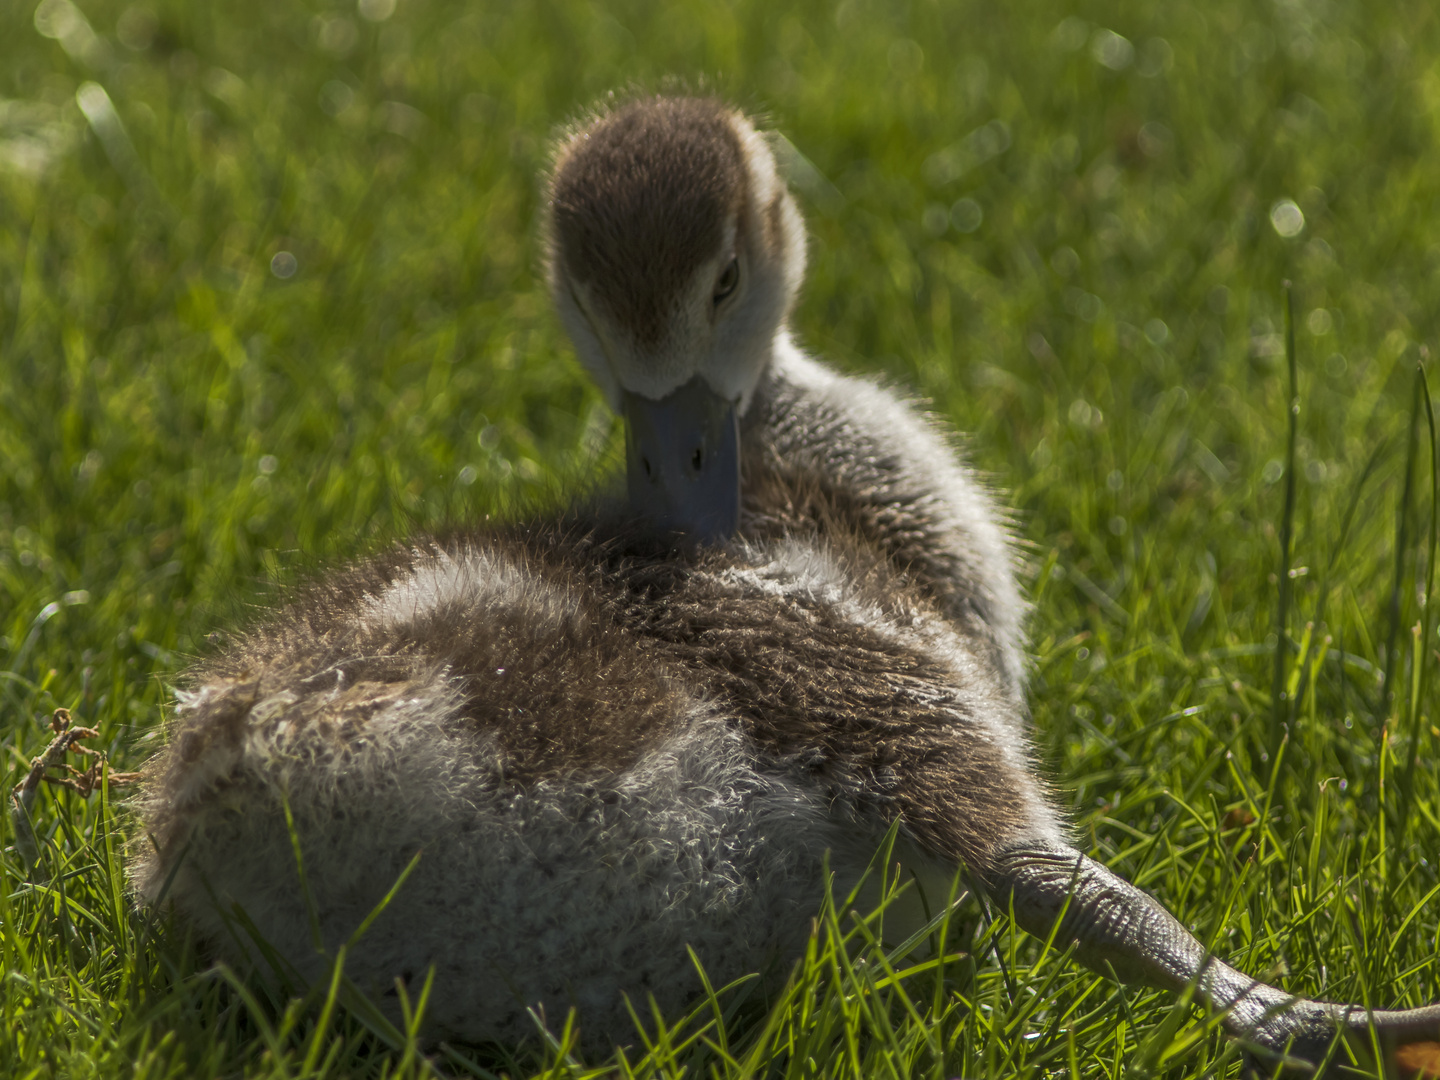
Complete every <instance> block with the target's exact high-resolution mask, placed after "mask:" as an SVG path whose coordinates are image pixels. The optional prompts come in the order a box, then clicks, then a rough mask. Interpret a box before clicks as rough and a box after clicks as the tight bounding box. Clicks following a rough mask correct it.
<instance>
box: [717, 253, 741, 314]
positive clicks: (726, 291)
mask: <svg viewBox="0 0 1440 1080" xmlns="http://www.w3.org/2000/svg"><path fill="white" fill-rule="evenodd" d="M739 284H740V260H739V259H731V260H730V265H729V266H727V267H725V269H724V270H723V271H721V273H720V279H719V280H718V281H716V282H715V303H717V304H718V303H719V302H720V301H721V300H724V299H725V298H726V297H727V296H729V295H730V294H731V293H733V292H734V291H735V286H737V285H739Z"/></svg>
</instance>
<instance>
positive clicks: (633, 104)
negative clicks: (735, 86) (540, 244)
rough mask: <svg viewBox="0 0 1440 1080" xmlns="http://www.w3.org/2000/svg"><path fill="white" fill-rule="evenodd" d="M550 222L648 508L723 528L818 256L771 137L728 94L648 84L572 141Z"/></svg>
mask: <svg viewBox="0 0 1440 1080" xmlns="http://www.w3.org/2000/svg"><path fill="white" fill-rule="evenodd" d="M549 225H550V228H549V245H550V250H549V273H550V286H551V292H552V293H553V295H554V298H555V303H556V306H557V308H558V309H559V312H560V317H561V319H562V321H563V322H564V324H565V328H566V330H567V331H569V334H570V337H571V338H572V340H573V341H574V343H575V348H576V351H577V353H578V354H579V356H580V360H581V362H582V363H584V364H585V366H586V368H587V369H588V370H589V371H590V373H591V375H592V376H593V377H594V378H595V381H596V382H597V383H598V384H599V386H600V387H601V389H602V390H603V391H604V392H605V394H606V396H607V397H608V398H609V399H610V401H611V403H612V404H613V405H614V406H616V408H617V409H620V410H622V411H624V413H625V415H626V418H627V420H629V422H630V435H629V440H630V442H629V447H630V492H631V498H632V503H634V505H635V509H636V511H637V513H640V514H642V515H645V516H649V517H652V518H655V519H657V520H658V521H659V522H660V523H662V524H665V525H669V526H672V527H675V528H678V529H680V530H681V531H685V532H690V533H693V534H695V535H697V536H700V537H702V538H708V539H715V538H718V537H720V536H723V535H725V534H726V533H728V532H730V531H731V530H733V528H734V524H735V521H734V518H735V515H736V514H737V513H738V510H735V509H734V507H738V491H739V486H738V485H739V457H738V453H739V451H738V446H737V445H735V442H736V437H735V424H736V417H737V416H738V415H739V414H741V413H743V412H744V410H745V407H746V406H747V405H748V403H749V400H750V395H751V394H752V392H753V391H754V389H755V386H756V384H757V383H758V382H759V381H760V377H761V375H762V374H763V373H764V371H765V368H766V367H767V366H768V364H769V363H770V359H771V356H772V354H773V351H774V347H775V342H776V339H777V337H779V336H780V335H782V334H783V333H784V332H785V320H786V317H787V316H788V315H789V312H790V308H791V306H792V305H793V303H794V300H795V295H796V293H797V291H798V290H799V287H800V280H801V278H802V277H803V275H804V270H805V235H804V227H803V225H802V224H801V221H800V215H799V212H798V211H797V210H796V209H795V204H794V202H793V201H792V199H791V198H790V194H789V192H788V191H787V190H786V188H785V184H784V182H783V181H782V180H781V179H780V177H779V174H778V172H777V171H776V168H775V159H774V157H773V156H772V154H771V153H770V148H769V146H768V145H767V144H766V142H765V140H764V139H763V138H762V137H761V135H760V134H759V133H758V132H756V130H755V128H754V126H753V125H752V124H751V123H750V121H749V120H747V119H746V118H745V117H744V116H743V115H742V114H741V113H739V112H737V111H736V110H734V109H732V108H730V107H729V106H728V105H726V104H724V103H723V102H721V101H718V100H716V99H713V98H690V97H644V98H636V99H634V100H631V101H628V102H626V103H624V104H622V105H619V106H617V107H616V108H614V109H612V110H610V111H608V112H605V113H602V114H601V115H599V116H598V117H596V118H595V119H593V120H591V121H590V122H589V123H587V124H585V125H583V126H581V127H579V128H578V129H576V130H575V131H574V132H573V133H572V134H571V135H570V136H569V137H567V138H566V139H564V140H563V141H562V143H561V144H560V146H559V148H558V151H557V154H556V162H555V170H554V174H553V176H552V178H551V183H550V221H549ZM732 489H733V490H732Z"/></svg>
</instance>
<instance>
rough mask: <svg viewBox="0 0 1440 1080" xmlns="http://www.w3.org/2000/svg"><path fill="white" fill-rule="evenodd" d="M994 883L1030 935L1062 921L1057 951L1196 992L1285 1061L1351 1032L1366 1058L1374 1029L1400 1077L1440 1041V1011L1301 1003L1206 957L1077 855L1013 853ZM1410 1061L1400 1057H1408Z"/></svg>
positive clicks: (1231, 1026) (1041, 848) (1031, 847)
mask: <svg viewBox="0 0 1440 1080" xmlns="http://www.w3.org/2000/svg"><path fill="white" fill-rule="evenodd" d="M985 885H986V888H987V891H988V892H989V893H990V895H991V896H992V897H994V898H995V900H996V901H997V902H998V903H1000V904H1001V905H1002V906H1004V905H1009V906H1010V907H1012V908H1013V910H1014V913H1015V921H1016V922H1018V923H1019V924H1020V926H1021V927H1022V928H1023V929H1025V930H1026V931H1028V932H1029V933H1031V934H1035V935H1036V936H1038V937H1040V938H1042V939H1043V938H1048V937H1049V936H1050V932H1051V930H1052V929H1053V928H1054V927H1055V924H1056V921H1057V920H1059V921H1060V927H1059V930H1058V932H1057V933H1056V934H1055V944H1056V945H1057V946H1058V947H1060V948H1066V947H1068V946H1069V945H1070V944H1071V943H1074V945H1075V956H1076V958H1077V959H1078V960H1080V962H1081V963H1083V964H1085V965H1086V966H1087V967H1090V968H1093V969H1094V970H1096V971H1098V972H1101V973H1102V974H1112V973H1113V975H1114V976H1115V977H1116V978H1118V979H1119V980H1120V981H1121V982H1126V983H1131V982H1133V983H1141V984H1144V985H1147V986H1153V987H1157V988H1159V989H1165V990H1172V991H1175V992H1177V993H1178V992H1182V991H1184V990H1185V989H1187V988H1188V987H1191V986H1193V987H1195V990H1196V994H1197V996H1198V997H1199V998H1200V999H1201V1001H1202V1002H1203V1003H1204V1004H1205V1005H1206V1006H1208V1007H1209V1008H1211V1009H1214V1010H1216V1011H1217V1012H1223V1013H1224V1024H1225V1029H1226V1030H1227V1031H1228V1032H1229V1033H1230V1034H1231V1035H1233V1036H1235V1037H1237V1038H1239V1039H1242V1040H1244V1041H1245V1042H1247V1043H1249V1044H1250V1045H1251V1046H1252V1047H1256V1048H1259V1049H1260V1050H1261V1051H1262V1052H1268V1053H1271V1054H1273V1055H1274V1057H1275V1058H1276V1059H1278V1058H1279V1057H1280V1056H1281V1055H1285V1056H1286V1057H1288V1058H1290V1059H1297V1058H1298V1059H1300V1061H1303V1062H1308V1063H1311V1064H1318V1063H1319V1062H1321V1061H1323V1060H1324V1058H1325V1056H1326V1054H1327V1053H1328V1052H1329V1051H1330V1048H1331V1044H1332V1043H1333V1042H1334V1041H1335V1037H1336V1034H1337V1032H1343V1033H1344V1035H1345V1036H1346V1037H1347V1038H1348V1039H1350V1040H1351V1041H1352V1045H1354V1046H1355V1049H1356V1051H1357V1053H1358V1054H1359V1056H1360V1057H1361V1060H1365V1059H1366V1058H1368V1057H1369V1056H1370V1054H1371V1053H1372V1050H1371V1047H1372V1043H1371V1030H1372V1027H1373V1030H1374V1032H1375V1034H1376V1035H1377V1036H1378V1037H1379V1038H1378V1041H1379V1045H1380V1050H1381V1052H1382V1054H1383V1058H1384V1065H1385V1075H1387V1076H1390V1075H1396V1074H1397V1068H1396V1052H1397V1050H1401V1048H1403V1047H1406V1046H1408V1045H1409V1044H1412V1043H1417V1042H1429V1041H1433V1040H1440V1005H1431V1006H1429V1007H1427V1008H1423V1009H1411V1010H1408V1011H1403V1012H1367V1011H1366V1010H1365V1009H1364V1008H1362V1007H1359V1006H1349V1005H1337V1004H1332V1003H1330V1002H1322V1001H1310V1000H1307V999H1305V998H1297V997H1294V996H1292V995H1290V994H1287V993H1285V992H1284V991H1282V990H1277V989H1276V988H1275V987H1273V986H1267V985H1266V984H1264V983H1262V982H1258V981H1256V980H1255V979H1252V978H1250V977H1249V976H1247V975H1244V974H1241V973H1240V972H1238V971H1236V970H1235V969H1234V968H1232V967H1229V966H1228V965H1226V964H1223V963H1221V962H1220V961H1219V960H1217V959H1215V957H1213V956H1211V955H1210V954H1209V953H1207V952H1206V950H1205V947H1204V946H1203V945H1201V944H1200V942H1199V941H1197V940H1196V939H1195V937H1194V936H1193V935H1192V934H1191V933H1190V932H1189V931H1188V930H1186V929H1185V927H1184V926H1182V925H1181V924H1180V922H1179V921H1178V920H1177V919H1176V918H1175V917H1174V916H1173V915H1171V914H1170V913H1169V912H1168V911H1166V910H1165V909H1164V908H1163V907H1161V906H1160V905H1159V904H1158V903H1157V902H1156V901H1155V900H1153V899H1152V898H1151V897H1150V896H1148V895H1146V894H1145V893H1143V892H1141V891H1140V890H1139V889H1137V888H1136V887H1135V886H1133V885H1131V884H1130V883H1129V882H1128V881H1125V880H1124V879H1123V878H1120V877H1118V876H1117V875H1115V874H1113V873H1111V872H1110V871H1109V870H1107V869H1106V868H1105V867H1103V866H1101V865H1100V864H1099V863H1097V862H1095V861H1094V860H1093V859H1089V858H1087V857H1086V856H1084V855H1083V854H1081V853H1080V852H1078V851H1075V850H1073V849H1070V848H1065V847H1059V846H1055V845H1052V844H1048V843H1036V844H1026V845H1024V846H1019V847H1014V848H1011V849H1009V850H1007V851H1004V852H1002V853H1001V854H1000V856H999V858H998V859H997V860H996V863H995V867H994V869H993V870H992V871H991V872H990V873H989V874H987V875H985ZM1417 1049H1418V1048H1417ZM1405 1056H1406V1055H1405V1054H1404V1052H1403V1050H1401V1057H1402V1060H1403V1058H1404V1057H1405ZM1348 1063H1349V1055H1348V1054H1347V1053H1346V1051H1345V1049H1344V1048H1343V1047H1336V1049H1335V1053H1334V1054H1332V1055H1331V1067H1330V1068H1329V1069H1327V1070H1326V1075H1327V1076H1329V1077H1339V1076H1341V1075H1344V1074H1345V1072H1348V1070H1345V1072H1342V1069H1343V1067H1344V1066H1345V1065H1347V1064H1348ZM1407 1064H1408V1063H1407ZM1412 1068H1413V1066H1412ZM1410 1075H1412V1076H1413V1075H1415V1074H1414V1073H1413V1072H1410ZM1423 1075H1433V1074H1430V1073H1424V1074H1423Z"/></svg>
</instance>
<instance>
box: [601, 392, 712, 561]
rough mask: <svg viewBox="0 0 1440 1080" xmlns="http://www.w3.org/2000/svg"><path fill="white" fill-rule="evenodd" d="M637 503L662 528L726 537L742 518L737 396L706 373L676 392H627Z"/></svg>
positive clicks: (630, 473) (629, 463)
mask: <svg viewBox="0 0 1440 1080" xmlns="http://www.w3.org/2000/svg"><path fill="white" fill-rule="evenodd" d="M623 397H624V408H625V421H626V434H625V460H626V471H627V479H628V487H629V492H630V508H631V510H633V511H634V512H635V514H636V515H637V516H639V517H643V518H646V519H648V520H650V521H652V522H654V523H655V524H656V525H659V526H661V527H662V528H670V529H676V530H678V531H680V532H683V533H686V534H687V535H689V536H690V537H692V538H693V539H696V540H701V541H715V540H723V539H725V538H726V537H728V536H730V535H732V534H733V533H734V532H735V529H736V528H737V527H738V526H739V524H740V421H739V417H738V416H737V413H736V408H735V402H733V401H726V400H725V399H724V398H722V397H720V396H719V395H718V394H716V393H715V392H714V391H713V390H711V389H710V387H709V385H707V384H706V382H705V381H704V380H703V379H701V378H700V377H699V376H698V375H697V376H696V377H695V378H693V379H691V380H690V381H689V382H688V383H686V384H685V385H684V386H682V387H680V389H678V390H676V391H675V392H674V393H672V394H671V395H670V396H669V397H664V398H661V399H660V400H659V401H652V400H651V399H650V398H646V397H641V396H640V395H639V394H632V393H630V392H629V391H628V390H627V391H625V392H624V395H623Z"/></svg>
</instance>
